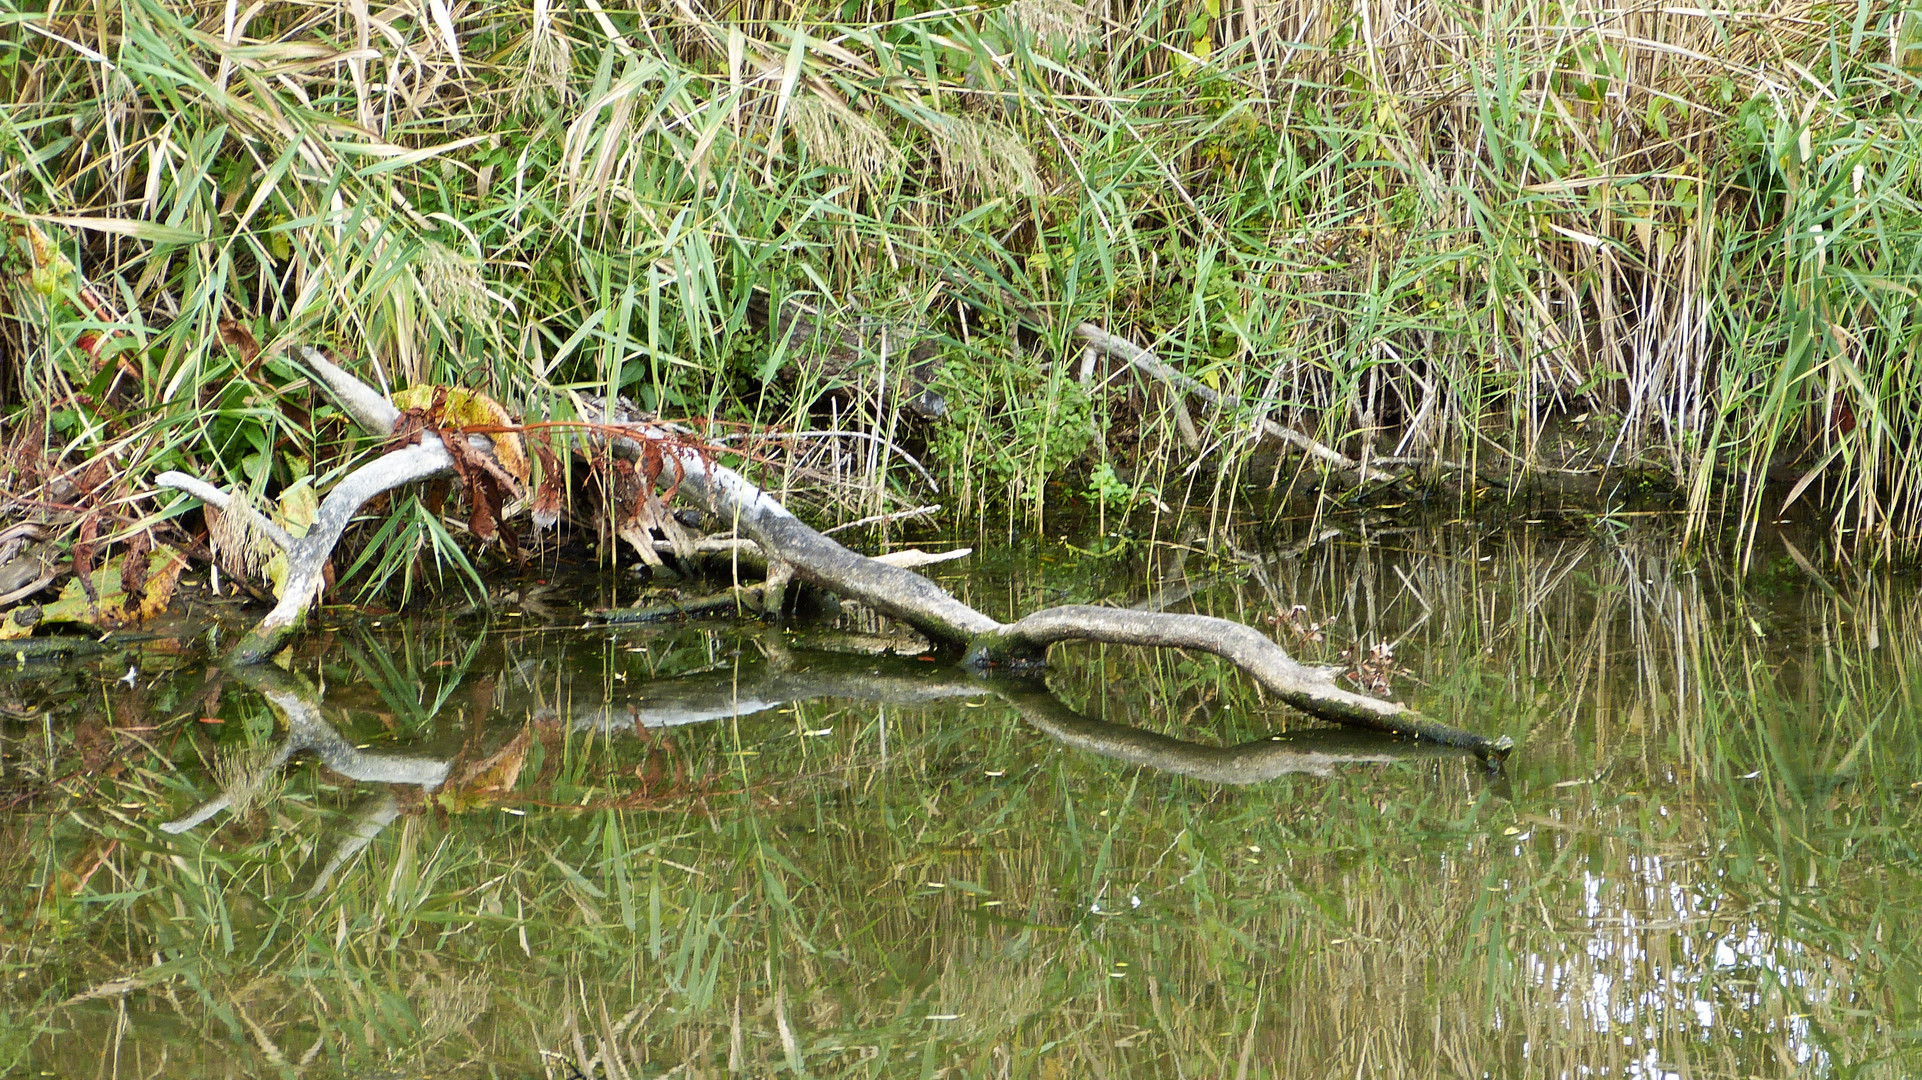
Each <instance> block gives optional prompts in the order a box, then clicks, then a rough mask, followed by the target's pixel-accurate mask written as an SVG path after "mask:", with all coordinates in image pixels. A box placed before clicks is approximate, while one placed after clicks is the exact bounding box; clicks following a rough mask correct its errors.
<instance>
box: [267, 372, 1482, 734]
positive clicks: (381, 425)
mask: <svg viewBox="0 0 1922 1080" xmlns="http://www.w3.org/2000/svg"><path fill="white" fill-rule="evenodd" d="M1123 344H1125V343H1123ZM1134 352H1135V353H1144V352H1145V351H1144V350H1134ZM299 357H300V359H301V361H302V363H303V366H305V367H307V368H308V369H309V370H310V371H311V372H312V374H313V375H314V377H315V379H316V380H317V381H318V382H319V383H320V384H321V385H322V386H324V387H326V388H327V389H328V390H329V392H330V393H332V394H333V396H334V397H335V398H336V400H338V401H339V402H340V404H341V406H342V408H343V409H344V410H345V411H347V412H348V413H349V415H352V416H353V417H354V418H355V419H356V420H357V421H359V422H360V423H361V425H362V426H363V427H364V428H366V429H367V430H368V431H369V432H370V433H372V434H375V435H382V436H384V435H388V434H390V433H391V432H392V430H393V427H394V424H395V422H396V420H397V419H398V418H399V415H400V413H399V410H397V409H395V408H394V407H393V405H392V404H391V403H388V402H387V401H386V400H385V399H383V398H381V397H380V395H379V394H378V393H376V392H374V391H373V390H372V388H370V387H368V386H367V385H366V384H365V383H362V382H360V380H358V379H355V378H354V377H353V376H352V375H349V374H347V373H346V372H345V371H343V370H341V369H340V368H338V367H337V366H335V365H334V364H333V363H332V362H331V361H328V360H327V359H326V358H325V357H323V356H321V355H320V354H319V353H318V352H317V351H316V350H313V349H302V350H299ZM1149 358H1150V359H1151V358H1152V357H1151V356H1150V357H1149ZM581 404H583V405H586V406H587V408H586V409H585V410H584V412H583V415H585V414H586V413H588V412H594V411H598V412H600V413H602V414H603V415H601V416H598V417H591V418H589V423H588V424H587V426H586V431H587V437H588V438H589V439H590V440H592V441H594V442H596V443H604V444H605V445H606V446H607V448H608V449H609V450H611V451H612V452H614V453H616V454H620V455H625V456H630V457H644V458H647V459H649V460H653V459H658V460H659V462H660V463H661V466H662V467H661V468H660V470H659V473H658V475H657V476H656V477H655V482H656V483H657V485H658V486H660V487H661V488H663V489H672V490H677V491H680V492H684V493H686V494H687V495H689V496H691V497H693V498H695V499H698V500H700V501H701V502H704V503H706V504H707V508H708V509H709V510H710V511H712V512H713V513H714V514H716V515H717V516H718V517H719V518H720V519H721V520H723V521H726V522H729V523H731V524H732V525H733V526H734V530H735V532H736V533H737V534H739V535H742V536H746V537H748V538H750V539H752V540H753V541H754V542H755V543H756V544H758V545H760V547H761V549H762V550H763V551H764V552H765V553H766V555H767V557H768V560H769V564H770V567H783V568H785V569H786V571H787V572H789V573H792V575H793V576H794V577H796V578H798V579H799V580H801V581H803V582H806V583H809V584H812V585H815V586H817V587H819V588H822V589H824V590H826V591H827V592H830V593H833V594H835V595H837V596H840V597H842V598H843V599H846V600H853V601H855V602H857V603H860V604H863V605H866V606H867V607H869V608H871V609H873V610H874V611H876V612H878V613H880V614H882V615H886V616H888V617H890V618H894V619H897V620H899V621H901V622H904V623H906V624H908V625H909V626H912V627H914V628H915V629H917V630H920V631H921V632H922V633H924V634H926V635H927V636H928V637H929V639H931V640H932V641H934V642H936V643H938V644H944V645H947V646H949V647H952V648H959V649H962V650H965V657H966V662H967V663H968V664H969V665H970V666H973V667H975V668H977V669H985V668H1004V669H1015V670H1022V669H1038V668H1040V667H1042V666H1044V664H1045V658H1046V655H1047V649H1048V646H1049V645H1051V644H1054V643H1057V642H1066V641H1090V642H1106V643H1110V644H1121V645H1139V646H1146V647H1151V648H1176V649H1198V650H1202V651H1206V652H1211V653H1214V654H1215V655H1218V656H1221V657H1223V658H1224V659H1226V660H1228V661H1230V662H1231V663H1233V664H1235V665H1236V666H1237V667H1239V668H1240V669H1241V670H1242V671H1244V672H1246V673H1247V674H1248V675H1249V676H1250V677H1252V678H1253V679H1255V680H1256V681H1257V682H1258V683H1260V684H1261V685H1262V686H1263V687H1264V688H1265V689H1267V690H1268V691H1270V692H1271V693H1274V694H1276V695H1277V696H1279V697H1280V698H1281V699H1282V700H1283V701H1285V702H1287V703H1288V704H1290V705H1292V706H1294V707H1295V708H1298V709H1300V710H1302V711H1303V712H1306V713H1308V714H1309V715H1311V716H1315V717H1319V718H1321V719H1324V720H1330V721H1334V722H1336V723H1340V724H1347V725H1353V726H1360V727H1367V728H1373V729H1375V730H1379V731H1386V732H1392V733H1395V734H1399V735H1404V736H1409V737H1414V738H1421V739H1426V740H1428V741H1431V742H1436V743H1441V744H1444V745H1448V746H1457V747H1462V748H1465V749H1468V750H1471V751H1472V752H1474V753H1476V754H1478V755H1481V756H1483V757H1485V758H1497V759H1499V758H1501V757H1504V756H1506V754H1507V753H1508V751H1509V749H1510V747H1511V746H1512V745H1513V742H1512V741H1511V740H1509V739H1507V738H1506V737H1503V738H1498V739H1489V738H1487V737H1485V736H1481V735H1476V734H1474V733H1472V732H1467V731H1463V730H1460V729H1458V728H1453V727H1450V726H1448V725H1446V724H1442V723H1439V722H1437V721H1435V720H1431V719H1429V718H1427V717H1425V716H1422V715H1421V714H1420V713H1418V712H1416V711H1414V710H1412V709H1410V708H1408V707H1407V706H1405V705H1401V704H1398V703H1396V702H1392V701H1385V700H1382V699H1379V698H1374V697H1369V696H1367V695H1364V694H1358V693H1355V692H1352V691H1348V690H1344V689H1342V688H1341V687H1340V686H1337V685H1336V684H1335V681H1334V676H1333V674H1332V673H1330V672H1328V671H1325V670H1322V669H1319V668H1313V667H1309V666H1307V665H1304V664H1301V663H1299V662H1297V661H1296V660H1295V659H1294V658H1293V657H1291V656H1290V655H1289V654H1288V652H1287V651H1286V650H1285V649H1283V648H1282V647H1281V646H1280V645H1278V644H1276V643H1275V642H1274V641H1273V640H1272V639H1270V638H1269V637H1267V636H1266V635H1265V634H1262V633H1261V632H1260V631H1257V630H1255V629H1253V628H1251V627H1248V626H1245V625H1242V624H1240V623H1235V622H1230V621H1228V620H1225V619H1217V618H1213V617H1210V616H1205V615H1171V614H1165V613H1158V612H1137V611H1128V610H1123V609H1115V608H1097V607H1085V606H1065V607H1056V608H1048V609H1045V610H1043V611H1039V612H1035V613H1034V614H1031V615H1028V616H1026V617H1024V618H1022V619H1020V620H1018V621H1016V622H1014V623H1011V624H1003V623H1001V622H999V621H998V620H996V619H993V618H991V617H989V616H987V615H985V614H983V613H981V612H979V611H976V610H975V609H974V608H973V607H971V606H969V605H968V604H966V603H963V602H962V601H961V600H959V599H957V598H956V597H954V596H953V595H952V594H950V593H948V592H947V591H946V590H945V589H942V588H941V587H940V586H938V585H936V584H935V583H934V582H932V581H930V580H928V579H927V578H925V577H922V576H921V575H920V574H917V573H914V572H913V571H911V570H908V569H904V568H902V567H899V566H893V565H889V563H887V562H885V561H882V560H879V559H870V558H867V557H866V556H863V555H859V554H856V553H855V552H852V551H849V550H848V549H847V548H844V547H842V546H841V545H840V544H838V543H836V542H835V541H834V540H833V539H831V538H829V537H827V536H824V535H822V534H821V533H819V532H816V531H815V530H814V529H813V528H810V527H809V526H808V525H807V524H806V523H804V522H802V521H801V520H800V519H799V518H796V517H795V516H794V515H793V514H792V513H790V512H789V511H788V510H787V509H786V508H785V507H783V506H782V505H781V504H780V503H779V502H777V501H776V500H775V499H773V498H772V497H771V496H769V495H768V493H767V492H766V491H764V490H762V489H761V488H760V487H759V486H757V485H755V484H754V483H753V482H751V481H749V480H748V479H747V478H746V477H744V476H742V475H741V474H740V473H737V472H735V471H734V470H732V469H729V468H727V467H725V466H723V465H720V464H719V463H717V462H716V461H715V460H714V448H713V447H712V446H711V445H709V444H704V443H701V442H699V441H697V440H695V439H693V438H690V436H689V433H687V432H686V431H684V430H681V429H678V428H675V427H673V426H672V425H668V424H663V423H659V422H653V421H647V420H639V419H633V418H628V417H623V416H620V415H616V410H618V409H619V408H620V406H619V405H618V404H617V405H616V406H615V409H614V410H610V409H608V408H607V406H606V404H605V403H603V402H592V401H590V400H589V399H585V398H583V399H581ZM470 438H473V440H474V442H473V445H474V446H475V449H476V451H477V452H484V450H483V448H482V447H481V445H480V444H481V443H484V442H485V440H484V439H480V438H478V437H470ZM1317 445H1319V444H1317ZM1323 449H1324V450H1326V448H1325V447H1324V448H1323ZM1328 453H1331V454H1332V453H1334V452H1333V451H1328ZM1336 456H1337V457H1339V455H1336ZM1343 460H1345V459H1343ZM451 467H452V462H451V460H450V455H449V454H448V451H447V450H446V448H445V447H443V446H441V445H440V443H439V441H438V440H437V439H434V438H433V437H432V436H427V437H424V438H423V439H422V440H421V442H420V443H418V444H416V445H413V446H409V447H406V448H404V449H400V450H396V451H393V452H390V453H388V454H386V455H384V456H383V457H381V458H379V459H378V460H376V461H374V462H371V463H369V464H367V465H364V466H362V467H361V468H359V469H357V470H355V471H354V472H353V473H352V474H350V475H349V476H348V477H347V479H345V480H343V481H341V483H340V484H338V485H336V486H335V488H334V490H333V491H331V492H329V493H328V495H327V498H326V499H325V500H324V501H323V502H322V503H321V508H320V512H319V514H318V515H317V516H316V519H315V522H314V525H313V527H312V528H311V529H310V530H309V531H308V533H307V535H305V536H303V537H301V538H300V539H299V540H298V541H295V543H294V549H293V550H292V551H290V554H289V560H288V561H289V563H290V568H289V574H288V578H287V585H286V589H285V591H284V592H283V594H282V598H281V602H280V604H279V605H278V606H277V607H275V608H274V610H273V611H272V612H270V613H269V614H268V616H267V617H266V618H264V619H262V620H261V622H260V625H259V626H257V627H255V628H254V630H253V631H252V632H250V633H249V634H248V635H247V637H246V638H245V639H243V641H242V642H241V645H240V646H238V647H237V648H236V649H235V651H234V653H233V655H232V659H233V660H234V661H236V662H240V663H248V662H256V661H258V660H260V659H263V658H265V657H266V656H269V655H272V653H273V651H274V650H275V649H276V648H278V646H279V644H280V643H281V642H282V641H284V640H285V638H286V636H287V635H288V634H289V633H291V632H292V630H293V629H294V627H295V626H296V625H297V624H298V620H299V618H300V617H301V615H302V614H303V613H304V612H305V611H306V608H307V605H308V604H309V603H311V602H312V600H313V599H314V596H315V594H316V593H317V592H318V589H319V586H320V570H321V568H322V567H323V566H324V565H325V563H326V560H327V556H328V554H329V553H330V552H331V551H332V550H333V546H334V544H335V543H336V542H337V541H338V540H339V538H340V533H341V531H342V530H343V529H344V528H345V527H346V525H347V522H348V521H349V520H351V518H352V516H353V514H354V512H355V511H357V510H358V509H359V507H360V506H361V505H362V504H364V503H365V502H366V501H367V500H368V499H371V498H373V497H374V496H375V495H378V494H379V493H381V492H383V491H386V490H389V489H391V488H393V487H397V486H399V485H401V484H404V483H408V482H411V481H413V480H419V479H424V478H426V477H428V476H432V475H435V474H437V473H439V472H442V471H445V470H447V469H450V468H451Z"/></svg>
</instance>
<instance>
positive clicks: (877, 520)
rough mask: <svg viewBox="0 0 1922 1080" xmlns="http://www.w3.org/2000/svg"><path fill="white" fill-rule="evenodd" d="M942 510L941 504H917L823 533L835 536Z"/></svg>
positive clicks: (848, 523) (839, 526) (844, 524)
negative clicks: (839, 533)
mask: <svg viewBox="0 0 1922 1080" xmlns="http://www.w3.org/2000/svg"><path fill="white" fill-rule="evenodd" d="M940 512H941V504H939V503H935V504H934V505H932V506H917V507H915V508H914V509H912V510H898V511H895V512H894V513H891V514H871V515H869V516H868V517H864V518H861V519H860V520H858V521H849V522H845V523H843V524H840V525H836V526H835V527H833V528H832V529H822V530H821V535H822V536H833V535H834V534H835V533H838V532H840V531H842V530H843V529H858V528H860V527H861V526H863V525H886V524H889V523H891V522H896V521H906V520H908V519H909V518H918V517H927V516H928V515H929V514H938V513H940Z"/></svg>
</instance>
